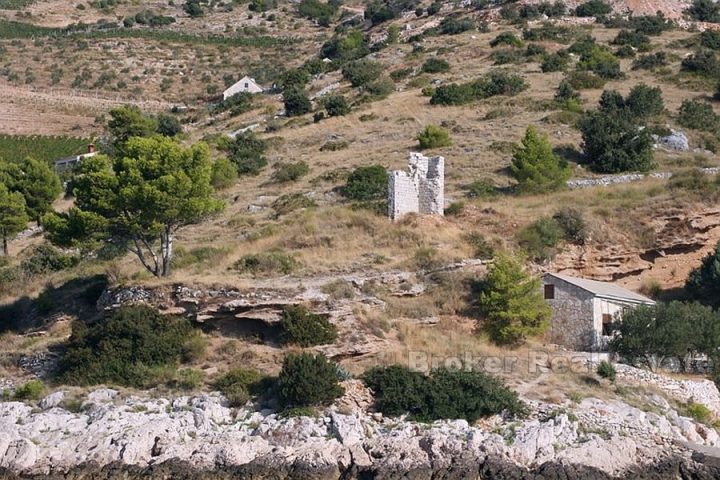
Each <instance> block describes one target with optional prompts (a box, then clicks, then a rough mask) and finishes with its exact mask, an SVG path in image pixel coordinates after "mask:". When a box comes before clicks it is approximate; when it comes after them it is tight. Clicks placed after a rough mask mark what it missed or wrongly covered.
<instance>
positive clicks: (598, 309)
mask: <svg viewBox="0 0 720 480" xmlns="http://www.w3.org/2000/svg"><path fill="white" fill-rule="evenodd" d="M543 295H544V297H545V301H546V302H548V304H549V305H550V308H551V309H552V319H551V322H550V338H551V341H552V342H553V343H557V344H558V345H562V346H565V347H568V348H572V349H574V350H581V351H591V350H603V349H604V348H605V347H606V346H607V341H608V340H609V338H610V324H611V323H612V322H613V321H614V320H615V319H616V318H618V319H622V314H623V312H624V311H625V310H626V309H628V308H633V307H636V306H638V305H654V304H655V301H653V300H652V299H650V298H648V297H645V296H643V295H640V294H639V293H635V292H633V291H631V290H628V289H627V288H623V287H620V286H618V285H615V284H612V283H608V282H598V281H596V280H588V279H585V278H577V277H571V276H570V275H564V274H561V273H546V274H545V275H544V276H543Z"/></svg>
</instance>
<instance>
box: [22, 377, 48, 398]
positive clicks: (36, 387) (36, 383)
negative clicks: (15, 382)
mask: <svg viewBox="0 0 720 480" xmlns="http://www.w3.org/2000/svg"><path fill="white" fill-rule="evenodd" d="M44 394H45V384H44V383H43V382H41V381H40V380H30V381H28V382H26V383H24V384H23V385H21V386H19V387H18V388H17V389H16V390H15V399H16V400H40V399H41V398H42V397H43V395H44Z"/></svg>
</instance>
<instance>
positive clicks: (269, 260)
mask: <svg viewBox="0 0 720 480" xmlns="http://www.w3.org/2000/svg"><path fill="white" fill-rule="evenodd" d="M299 265H300V263H299V262H298V261H297V260H296V259H295V257H293V256H292V255H289V254H287V253H285V252H283V251H281V250H271V251H269V252H263V253H249V254H247V255H243V256H242V257H240V259H239V260H238V261H236V262H235V263H234V264H233V266H232V268H233V270H235V271H237V272H240V273H250V274H252V275H272V274H277V273H282V274H285V275H287V274H288V273H291V272H293V271H294V270H296V269H297V268H298V267H299Z"/></svg>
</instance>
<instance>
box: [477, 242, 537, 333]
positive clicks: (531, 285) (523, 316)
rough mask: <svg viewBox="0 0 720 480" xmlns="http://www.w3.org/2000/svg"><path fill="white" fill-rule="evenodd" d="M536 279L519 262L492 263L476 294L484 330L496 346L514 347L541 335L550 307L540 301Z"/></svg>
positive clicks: (504, 259)
mask: <svg viewBox="0 0 720 480" xmlns="http://www.w3.org/2000/svg"><path fill="white" fill-rule="evenodd" d="M540 284H541V282H540V279H539V278H537V277H533V276H532V275H530V274H528V273H527V272H526V271H525V267H524V266H523V262H522V261H521V259H519V258H515V257H513V256H510V255H508V254H501V255H498V256H496V257H495V262H494V263H493V265H492V267H491V268H490V272H489V273H488V275H487V278H486V279H485V282H484V286H483V287H484V288H483V291H482V293H481V294H480V302H479V303H480V310H481V312H482V314H483V316H484V317H485V325H484V326H485V330H486V331H487V332H488V334H489V335H490V338H491V339H492V340H493V341H495V342H497V343H499V344H511V345H512V344H517V343H520V342H522V341H523V340H524V339H525V338H526V337H527V336H530V335H537V334H540V333H542V332H543V331H545V329H546V328H547V326H548V325H549V320H550V307H549V306H548V305H547V303H546V302H545V300H544V299H543V297H542V292H541V288H540Z"/></svg>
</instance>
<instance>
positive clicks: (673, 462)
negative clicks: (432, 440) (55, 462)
mask: <svg viewBox="0 0 720 480" xmlns="http://www.w3.org/2000/svg"><path fill="white" fill-rule="evenodd" d="M718 477H720V468H717V467H710V466H706V465H702V464H700V463H697V462H695V461H693V460H689V459H687V458H684V457H682V456H675V457H668V458H666V459H664V460H663V461H661V462H658V463H656V464H653V465H643V466H638V467H635V468H630V469H628V470H626V471H623V472H621V473H619V474H617V475H610V474H608V473H606V472H603V471H602V470H600V469H596V468H593V467H585V466H581V465H580V466H578V465H570V464H562V463H556V462H546V463H544V464H543V465H540V466H538V467H535V468H530V469H528V468H525V467H522V466H518V465H516V464H513V463H512V462H509V461H507V460H506V459H503V458H501V457H496V456H490V457H487V458H486V459H485V460H484V461H482V462H479V463H478V462H475V461H472V460H468V459H463V458H458V459H457V462H454V463H453V464H452V465H451V466H449V467H447V468H437V469H433V468H432V467H429V468H416V469H412V470H407V471H400V470H394V469H374V468H368V467H362V468H357V467H355V466H351V467H350V468H347V469H346V470H343V471H334V470H332V469H309V468H306V466H304V465H287V464H273V463H271V462H268V463H263V462H262V461H257V462H252V463H249V464H245V465H239V466H222V467H218V468H215V469H213V470H200V469H197V468H196V467H194V466H193V465H192V464H190V463H188V462H185V461H175V460H172V461H167V462H164V463H161V464H154V465H149V466H145V467H143V466H137V465H127V464H124V463H121V462H114V463H111V464H108V465H105V466H99V465H97V464H85V465H80V466H77V467H74V468H73V469H72V470H70V471H68V472H64V473H57V474H19V475H18V474H15V473H13V472H10V471H8V470H6V469H2V468H0V479H2V480H89V479H93V480H97V479H102V480H116V479H117V480H121V479H122V480H142V479H150V480H153V479H163V480H165V479H173V480H191V479H193V480H194V479H203V480H231V479H244V480H270V479H272V480H286V479H287V480H290V479H298V480H301V479H303V480H304V479H323V480H336V479H337V480H350V479H360V480H364V479H413V480H436V479H443V480H451V479H457V480H468V479H483V480H484V479H488V480H518V479H534V480H550V479H567V480H620V479H637V480H656V479H657V480H661V479H663V480H664V479H677V480H691V479H692V480H704V479H708V480H709V479H717V478H718Z"/></svg>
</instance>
